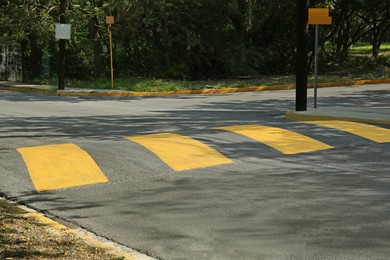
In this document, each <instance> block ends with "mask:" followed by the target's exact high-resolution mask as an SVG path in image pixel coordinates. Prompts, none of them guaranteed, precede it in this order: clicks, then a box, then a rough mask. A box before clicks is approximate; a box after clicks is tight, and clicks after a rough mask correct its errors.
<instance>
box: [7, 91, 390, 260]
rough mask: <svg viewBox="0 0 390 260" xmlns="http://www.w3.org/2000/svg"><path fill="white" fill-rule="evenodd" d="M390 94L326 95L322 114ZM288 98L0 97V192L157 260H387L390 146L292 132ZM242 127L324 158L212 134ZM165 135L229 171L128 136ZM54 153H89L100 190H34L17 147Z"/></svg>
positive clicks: (310, 130)
mask: <svg viewBox="0 0 390 260" xmlns="http://www.w3.org/2000/svg"><path fill="white" fill-rule="evenodd" d="M389 96H390V86H389V85H388V84H387V85H386V84H382V85H370V86H357V87H338V88H328V89H320V90H319V97H320V100H319V104H318V105H319V106H333V105H337V106H348V107H353V106H360V107H361V106H367V107H382V108H383V107H389V100H390V99H389ZM294 97H295V91H270V92H257V93H236V94H223V95H212V96H200V95H194V96H178V97H175V96H171V97H148V98H77V97H56V96H45V95H36V94H20V93H15V92H7V91H0V165H1V168H0V192H1V193H2V194H3V195H5V196H8V197H11V198H14V199H17V200H19V201H21V202H23V203H26V204H28V205H29V206H30V207H33V208H36V209H39V210H40V211H43V212H47V213H50V214H51V215H54V216H56V217H58V218H60V219H64V220H67V221H69V222H71V223H74V224H76V225H78V226H81V227H83V228H86V229H88V230H90V231H92V232H94V233H96V234H98V235H100V236H103V237H107V238H109V239H111V240H113V241H115V242H118V243H120V244H123V245H126V246H128V247H130V248H133V249H137V250H139V251H141V252H144V253H146V254H148V255H150V256H153V257H156V258H159V259H388V258H389V256H390V200H389V198H390V178H389V173H390V172H389V169H390V160H389V159H390V154H389V151H390V143H388V142H385V143H377V142H374V141H372V140H368V139H366V138H363V137H360V136H356V135H354V134H351V133H348V132H344V131H340V130H337V129H330V128H326V127H323V126H320V125H312V124H306V123H303V122H295V121H287V120H285V119H284V118H283V114H284V112H285V111H287V110H289V109H292V108H293V107H294ZM310 102H311V100H310ZM242 125H262V126H264V125H266V126H271V127H275V128H278V129H284V130H290V131H293V132H295V133H299V134H302V135H305V136H308V137H310V138H312V139H314V140H317V141H319V142H323V143H325V144H327V145H329V146H331V147H332V148H329V149H324V150H314V151H311V152H303V153H297V154H284V153H283V152H281V151H279V150H276V149H275V148H273V147H271V146H269V145H266V144H264V143H261V142H258V141H255V140H253V139H251V138H248V137H246V136H243V135H240V134H237V133H234V132H230V131H224V130H220V129H215V128H218V127H224V126H242ZM377 126H379V127H382V128H385V129H389V127H388V126H383V125H382V126H380V125H377ZM159 133H172V134H175V135H180V136H185V137H188V138H191V139H193V140H197V141H200V142H202V143H203V144H206V145H207V146H208V147H211V148H212V149H214V150H215V151H218V153H220V154H221V155H223V156H224V157H226V158H228V159H230V160H231V161H232V163H221V164H219V165H216V166H210V167H203V168H194V169H191V170H182V171H177V170H174V169H173V168H172V167H171V165H169V164H168V163H166V162H164V161H163V160H161V159H160V158H159V157H158V156H156V154H155V153H153V152H152V151H151V150H149V149H147V147H145V146H142V145H140V144H139V143H136V142H134V141H131V140H128V139H126V138H128V137H134V136H147V135H149V134H159ZM61 144H74V145H76V146H77V147H79V148H81V149H82V150H83V151H85V152H86V153H87V154H88V155H89V156H90V157H91V158H92V159H93V160H94V161H95V162H96V164H97V165H98V167H99V168H100V169H101V171H102V172H103V173H104V175H105V177H106V178H107V180H108V181H107V182H100V183H98V182H96V183H92V184H89V185H81V186H77V185H75V186H74V187H69V188H62V189H51V190H47V191H41V192H38V191H37V185H36V184H37V183H35V185H34V177H33V176H32V175H31V169H30V172H29V170H28V169H27V166H26V163H25V161H24V160H23V157H22V156H21V152H20V150H17V149H20V148H30V147H37V146H38V147H47V146H48V145H61ZM50 156H51V155H50ZM50 156H48V157H50ZM53 156H54V155H53ZM177 156H179V155H177ZM60 158H64V157H60ZM80 158H81V157H80ZM56 159H57V160H58V158H56ZM64 160H66V158H64ZM204 160H206V161H207V160H208V158H207V157H206V158H205V159H204ZM189 161H190V160H189ZM51 163H52V162H51ZM75 167H76V165H75ZM59 168H60V167H59Z"/></svg>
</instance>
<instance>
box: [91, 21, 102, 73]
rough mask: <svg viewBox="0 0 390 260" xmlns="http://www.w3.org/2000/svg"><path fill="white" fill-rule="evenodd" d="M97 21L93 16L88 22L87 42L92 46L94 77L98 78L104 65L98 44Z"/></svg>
mask: <svg viewBox="0 0 390 260" xmlns="http://www.w3.org/2000/svg"><path fill="white" fill-rule="evenodd" d="M97 26H98V19H97V17H96V16H93V17H92V18H91V19H89V21H88V34H89V40H90V42H91V44H92V50H93V59H94V67H95V68H94V76H96V77H99V76H101V75H102V74H103V72H104V63H103V57H102V53H103V47H102V44H101V42H100V34H99V31H98V29H97Z"/></svg>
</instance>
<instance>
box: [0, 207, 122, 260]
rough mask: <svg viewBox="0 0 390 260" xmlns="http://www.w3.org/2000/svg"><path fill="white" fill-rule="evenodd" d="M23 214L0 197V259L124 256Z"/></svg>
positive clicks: (107, 257)
mask: <svg viewBox="0 0 390 260" xmlns="http://www.w3.org/2000/svg"><path fill="white" fill-rule="evenodd" d="M25 214H26V212H25V211H24V210H22V209H20V208H18V207H15V206H14V205H11V204H9V203H7V202H5V201H2V200H0V259H7V260H8V259H9V260H10V259H109V260H111V259H124V258H123V257H120V256H115V255H112V254H110V253H108V252H106V251H105V250H104V249H102V248H98V247H94V246H91V245H88V244H87V243H85V242H84V241H83V240H81V239H80V238H78V237H77V236H76V235H74V234H69V233H63V232H60V231H57V230H55V229H53V228H50V227H48V226H46V225H43V224H42V223H40V222H38V220H36V219H34V218H31V217H26V216H25Z"/></svg>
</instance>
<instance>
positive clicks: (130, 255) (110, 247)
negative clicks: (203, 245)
mask: <svg viewBox="0 0 390 260" xmlns="http://www.w3.org/2000/svg"><path fill="white" fill-rule="evenodd" d="M0 200H2V201H4V202H5V203H8V204H10V205H13V206H15V207H18V208H19V209H21V210H23V211H24V212H25V213H24V214H23V216H24V217H26V218H32V219H35V220H36V221H38V222H40V223H41V224H44V225H45V226H47V227H49V228H52V229H54V230H56V231H59V232H61V233H67V234H72V235H75V236H76V237H78V238H80V239H81V240H83V241H84V242H85V243H86V244H88V245H90V246H94V247H98V248H101V249H103V250H105V251H106V252H107V253H110V254H112V255H115V256H118V257H121V258H123V259H126V260H154V259H155V258H152V257H149V256H147V255H144V254H142V253H139V252H137V251H135V250H132V249H129V248H126V247H124V246H121V245H119V244H116V243H114V242H111V241H109V240H106V239H104V238H100V237H97V236H96V235H94V234H93V233H90V232H88V231H86V230H83V229H77V230H76V229H71V228H68V227H66V226H64V225H62V224H60V223H58V222H56V221H54V220H52V219H50V218H48V217H46V216H44V215H43V214H41V213H39V212H37V211H35V210H33V209H31V208H28V207H26V206H22V205H20V204H18V203H16V202H13V201H9V200H7V199H5V198H2V197H0ZM121 248H122V249H121ZM126 251H128V252H126Z"/></svg>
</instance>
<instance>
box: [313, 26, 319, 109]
mask: <svg viewBox="0 0 390 260" xmlns="http://www.w3.org/2000/svg"><path fill="white" fill-rule="evenodd" d="M319 30H320V29H319V26H318V24H316V33H315V46H314V108H317V80H318V34H319Z"/></svg>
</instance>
